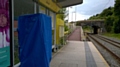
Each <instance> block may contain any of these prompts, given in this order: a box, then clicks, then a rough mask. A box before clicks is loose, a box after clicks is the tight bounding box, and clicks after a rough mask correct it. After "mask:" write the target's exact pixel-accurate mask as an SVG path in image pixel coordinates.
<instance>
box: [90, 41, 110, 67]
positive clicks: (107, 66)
mask: <svg viewBox="0 0 120 67" xmlns="http://www.w3.org/2000/svg"><path fill="white" fill-rule="evenodd" d="M89 43H91V44H92V45H93V43H92V42H89ZM93 46H94V45H93ZM94 48H95V50H96V51H97V53H98V55H99V56H100V58H101V59H102V61H103V62H104V63H105V65H106V67H110V66H109V65H108V63H107V62H106V61H105V59H104V58H103V56H102V55H101V53H100V52H99V51H98V50H97V48H96V47H95V46H94Z"/></svg>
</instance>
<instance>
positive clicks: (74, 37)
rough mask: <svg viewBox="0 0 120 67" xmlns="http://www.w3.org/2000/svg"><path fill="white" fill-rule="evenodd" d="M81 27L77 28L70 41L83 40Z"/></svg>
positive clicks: (69, 38)
mask: <svg viewBox="0 0 120 67" xmlns="http://www.w3.org/2000/svg"><path fill="white" fill-rule="evenodd" d="M80 29H81V27H77V28H76V29H75V30H74V32H73V33H72V34H71V35H70V37H68V40H70V41H80V40H81V33H80Z"/></svg>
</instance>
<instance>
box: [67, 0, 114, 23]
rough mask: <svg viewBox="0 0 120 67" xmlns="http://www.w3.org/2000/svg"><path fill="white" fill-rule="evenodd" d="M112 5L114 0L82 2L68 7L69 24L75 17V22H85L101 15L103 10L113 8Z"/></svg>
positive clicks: (88, 0)
mask: <svg viewBox="0 0 120 67" xmlns="http://www.w3.org/2000/svg"><path fill="white" fill-rule="evenodd" d="M114 4H115V2H114V0H83V3H82V4H80V5H76V6H72V7H69V22H71V21H75V15H76V20H77V21H78V20H85V19H88V18H89V17H90V16H93V15H96V14H99V13H101V12H102V11H103V10H104V9H105V8H108V7H110V6H112V7H113V6H114ZM67 9H68V8H67ZM75 11H76V12H75ZM67 19H68V17H67Z"/></svg>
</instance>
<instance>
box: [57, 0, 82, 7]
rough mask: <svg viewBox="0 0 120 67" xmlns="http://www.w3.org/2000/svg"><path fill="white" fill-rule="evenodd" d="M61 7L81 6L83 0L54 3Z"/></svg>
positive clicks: (62, 0)
mask: <svg viewBox="0 0 120 67" xmlns="http://www.w3.org/2000/svg"><path fill="white" fill-rule="evenodd" d="M56 2H57V3H58V4H59V5H60V6H61V7H69V6H73V5H77V4H82V3H83V0H74V1H73V0H61V1H60V0H57V1H56Z"/></svg>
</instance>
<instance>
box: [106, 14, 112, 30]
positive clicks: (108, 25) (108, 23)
mask: <svg viewBox="0 0 120 67" xmlns="http://www.w3.org/2000/svg"><path fill="white" fill-rule="evenodd" d="M113 22H114V16H108V17H106V19H105V28H106V30H107V32H112V28H113Z"/></svg>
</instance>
